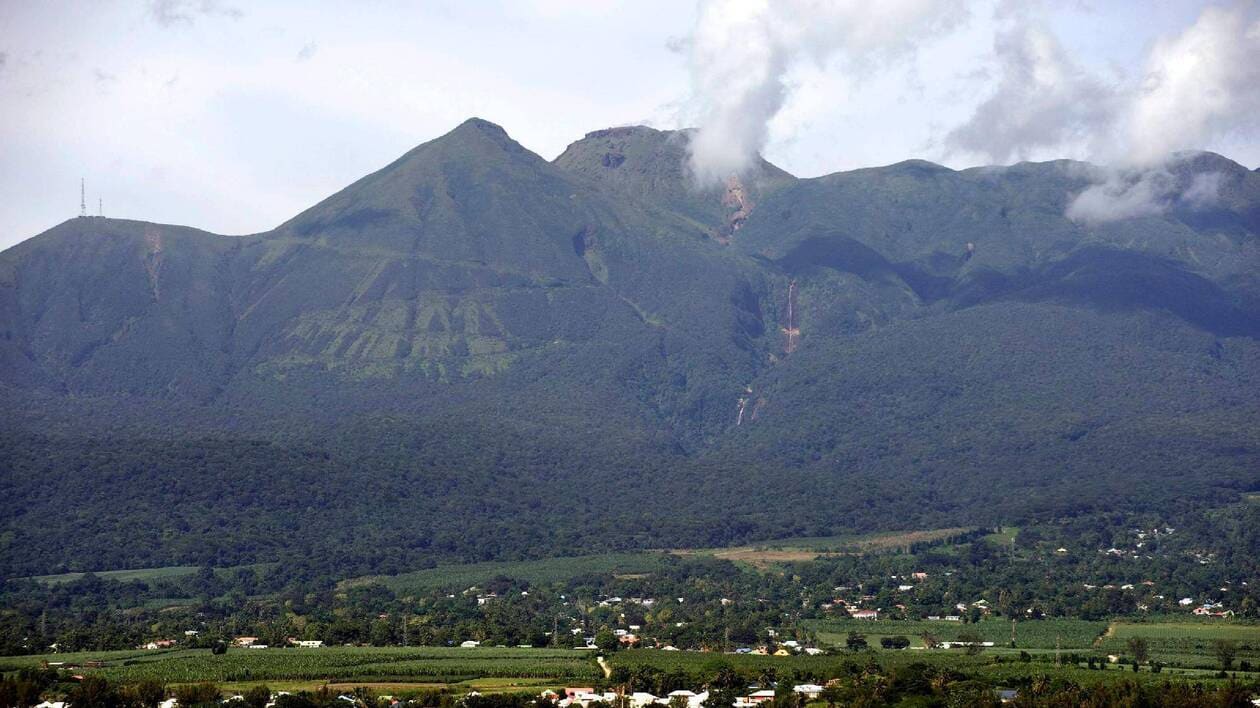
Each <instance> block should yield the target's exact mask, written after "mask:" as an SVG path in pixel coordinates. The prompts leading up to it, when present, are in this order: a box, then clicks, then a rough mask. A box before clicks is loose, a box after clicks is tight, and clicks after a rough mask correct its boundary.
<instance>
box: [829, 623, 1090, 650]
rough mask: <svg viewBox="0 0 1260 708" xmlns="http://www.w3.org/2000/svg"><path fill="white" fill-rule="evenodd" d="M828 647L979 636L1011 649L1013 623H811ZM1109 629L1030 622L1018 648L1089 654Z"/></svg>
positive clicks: (1022, 626) (1019, 628)
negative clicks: (855, 635)
mask: <svg viewBox="0 0 1260 708" xmlns="http://www.w3.org/2000/svg"><path fill="white" fill-rule="evenodd" d="M808 626H809V627H810V629H812V630H814V632H816V633H817V635H818V639H819V641H820V642H822V643H824V644H831V645H835V646H840V647H843V646H844V643H845V638H846V637H847V636H848V634H849V632H861V633H862V634H865V635H866V638H867V641H868V642H869V643H870V644H871V646H873V647H878V646H879V639H880V638H881V637H891V636H897V635H902V636H905V637H907V638H909V639H910V642H911V646H918V647H921V646H923V640H922V638H921V636H922V635H923V634H924V633H928V634H931V635H933V636H934V637H936V639H937V640H938V641H943V642H948V641H957V640H958V639H959V638H960V637H961V636H962V635H964V634H968V633H973V632H974V633H975V634H978V635H980V638H981V640H982V641H986V642H993V643H994V645H995V647H1007V648H1009V647H1010V643H1011V623H1010V622H1008V621H1006V620H1001V619H986V620H983V621H981V622H977V623H975V624H963V623H961V622H943V621H931V622H930V621H926V620H875V621H868V620H856V619H834V620H815V621H812V622H809V623H808ZM1106 629H1107V623H1106V622H1087V621H1085V620H1075V619H1046V620H1029V621H1026V622H1017V623H1016V624H1015V648H1016V649H1024V650H1034V649H1037V650H1046V649H1055V648H1056V647H1057V648H1059V649H1062V650H1087V649H1090V648H1091V647H1092V646H1093V644H1094V641H1095V640H1097V639H1098V637H1099V636H1101V635H1102V633H1103V632H1104V631H1106Z"/></svg>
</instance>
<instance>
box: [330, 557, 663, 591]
mask: <svg viewBox="0 0 1260 708" xmlns="http://www.w3.org/2000/svg"><path fill="white" fill-rule="evenodd" d="M664 561H665V557H664V555H663V554H661V553H652V552H644V553H604V554H599V555H590V556H572V557H568V558H544V559H542V560H533V561H505V562H486V563H468V564H462V565H439V566H437V567H434V568H426V569H424V570H417V571H413V572H410V573H402V574H399V575H376V576H368V577H363V578H354V579H352V580H346V581H344V582H342V583H341V587H343V588H346V587H354V586H356V585H365V584H368V583H373V582H379V583H381V584H383V585H385V586H386V587H388V588H389V589H390V590H392V591H394V592H395V593H398V594H399V595H406V594H408V593H422V592H427V591H432V590H441V589H460V590H462V589H464V588H467V587H471V586H473V585H477V584H479V583H484V582H486V581H487V580H490V579H491V578H494V577H496V576H499V575H505V576H508V577H510V578H514V579H518V580H526V581H528V582H530V583H532V584H535V585H542V584H548V583H555V582H563V581H565V580H568V579H570V578H573V577H575V576H578V575H584V574H587V573H615V574H637V573H650V572H652V571H654V570H657V569H659V568H660V567H661V565H662V563H663V562H664Z"/></svg>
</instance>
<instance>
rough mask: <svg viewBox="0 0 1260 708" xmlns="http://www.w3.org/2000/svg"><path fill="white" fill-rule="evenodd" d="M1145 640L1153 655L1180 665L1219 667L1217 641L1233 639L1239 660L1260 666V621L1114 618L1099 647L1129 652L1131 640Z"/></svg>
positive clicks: (1120, 653) (1116, 652) (1115, 652)
mask: <svg viewBox="0 0 1260 708" xmlns="http://www.w3.org/2000/svg"><path fill="white" fill-rule="evenodd" d="M1137 637H1140V638H1142V639H1144V640H1145V641H1146V644H1147V648H1148V651H1149V653H1150V655H1151V658H1152V659H1154V660H1156V661H1162V662H1165V663H1168V664H1173V665H1181V666H1201V667H1216V666H1217V665H1218V663H1219V661H1218V659H1217V657H1216V654H1215V651H1214V648H1215V647H1214V642H1216V641H1217V640H1224V641H1227V642H1232V643H1233V645H1234V649H1235V660H1236V662H1237V664H1241V662H1244V661H1246V662H1248V664H1250V665H1252V666H1256V667H1260V625H1255V624H1227V623H1225V622H1221V621H1214V622H1113V623H1112V624H1111V626H1110V627H1109V628H1108V630H1107V633H1106V635H1105V636H1104V637H1103V638H1102V639H1101V640H1100V641H1099V642H1098V644H1097V647H1098V650H1099V651H1101V652H1103V653H1107V654H1114V655H1117V656H1127V655H1129V654H1130V651H1129V640H1131V639H1133V638H1137Z"/></svg>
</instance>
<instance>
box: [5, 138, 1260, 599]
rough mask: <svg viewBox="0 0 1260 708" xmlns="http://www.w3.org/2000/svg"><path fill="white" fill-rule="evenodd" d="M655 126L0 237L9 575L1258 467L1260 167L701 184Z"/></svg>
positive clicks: (865, 174)
mask: <svg viewBox="0 0 1260 708" xmlns="http://www.w3.org/2000/svg"><path fill="white" fill-rule="evenodd" d="M686 139H687V134H686V133H685V132H681V133H670V132H664V131H655V130H652V129H648V128H617V129H610V130H606V131H597V132H594V133H591V134H588V135H587V136H586V137H585V138H584V139H583V140H580V141H578V142H576V143H574V144H573V145H571V146H570V147H569V149H568V150H566V151H565V153H564V154H562V155H561V156H560V157H559V158H557V159H556V160H555V161H554V162H550V163H549V162H547V161H545V160H543V159H542V158H540V157H538V156H537V155H534V154H532V153H530V152H529V151H527V150H525V149H524V148H522V147H521V146H520V145H519V144H517V143H515V142H514V141H512V140H511V138H510V137H508V135H507V134H506V133H505V132H504V131H503V130H502V129H501V128H499V127H498V126H495V125H493V124H490V123H487V122H485V121H481V120H477V119H473V120H470V121H467V122H466V123H464V124H462V125H460V126H459V127H457V128H456V129H455V130H453V131H452V132H451V133H449V134H447V135H445V136H443V137H441V138H439V139H437V140H434V141H431V142H429V143H426V144H424V145H421V146H419V147H417V148H415V149H414V150H412V151H410V152H409V153H407V154H406V155H404V156H403V157H401V158H400V159H399V160H398V161H396V162H394V163H393V164H391V165H388V166H386V167H385V168H383V169H382V170H380V171H378V172H376V173H374V174H372V175H369V176H367V177H365V178H363V179H362V180H359V181H358V182H356V183H354V184H352V185H350V186H348V187H347V188H346V189H344V190H342V191H340V192H338V193H337V194H335V195H332V196H331V197H329V198H328V199H325V200H324V201H322V202H320V203H319V204H317V205H315V206H313V207H311V208H310V209H308V210H306V211H305V212H303V213H301V214H299V215H297V216H296V217H294V218H293V219H291V220H290V221H288V222H286V223H285V224H283V225H281V226H280V227H278V228H276V229H274V230H272V231H269V232H266V233H262V234H256V235H252V236H245V237H233V238H229V237H222V236H215V235H212V234H207V233H204V232H199V231H195V230H192V229H186V228H183V227H172V226H161V225H154V224H145V223H139V222H129V221H120V220H111V219H99V218H80V219H74V220H71V221H68V222H66V223H64V224H62V225H60V226H58V227H56V228H54V229H52V230H50V231H49V232H47V233H45V234H42V235H40V236H38V237H36V238H33V239H31V240H29V241H27V242H25V243H23V244H20V245H19V246H16V247H14V248H12V249H9V250H7V251H5V252H4V253H2V254H0V406H3V408H4V410H5V411H6V413H8V415H7V416H6V420H7V423H6V425H5V426H3V428H2V429H0V470H3V471H4V484H5V490H6V495H5V506H4V507H3V509H2V510H3V511H4V512H5V514H4V518H5V521H4V528H3V532H2V533H0V549H3V550H2V551H0V561H3V568H2V569H3V570H7V571H10V572H12V573H15V574H20V575H30V574H39V573H52V572H64V571H74V570H86V569H93V568H116V567H146V566H164V565H178V564H190V563H206V562H212V563H215V564H219V565H224V566H227V565H240V564H245V563H253V562H262V561H274V560H277V559H281V558H286V559H289V560H290V562H296V561H293V559H295V558H296V559H302V560H301V561H300V562H302V563H318V564H322V565H323V566H324V567H326V568H344V569H345V570H346V574H347V575H353V574H370V573H380V572H401V571H405V570H409V569H414V568H416V567H421V566H423V565H426V564H428V563H432V562H434V561H437V560H445V559H451V558H464V559H476V560H488V559H511V558H524V557H537V556H546V555H555V554H573V553H579V552H585V551H604V550H615V549H629V548H644V547H663V546H670V547H678V546H716V545H722V544H724V543H728V542H733V541H745V540H750V539H755V538H769V537H785V536H791V535H794V534H801V535H826V534H831V533H836V532H841V531H849V530H859V529H860V530H870V529H879V528H904V527H909V526H917V525H934V526H940V525H967V524H976V523H987V522H992V521H996V520H1007V521H1009V520H1012V519H1016V518H1021V517H1023V516H1029V515H1051V514H1064V513H1073V512H1075V511H1079V510H1082V509H1088V508H1094V507H1099V506H1107V507H1109V508H1110V507H1128V508H1138V507H1150V506H1153V505H1167V504H1174V503H1176V504H1182V503H1184V504H1196V503H1202V502H1205V501H1209V500H1219V499H1221V498H1226V497H1229V496H1230V495H1235V494H1237V493H1238V492H1239V491H1242V490H1248V489H1254V488H1255V487H1256V486H1257V485H1258V484H1260V479H1257V477H1256V473H1255V470H1256V469H1257V463H1258V462H1260V440H1258V439H1257V437H1258V436H1257V432H1256V431H1257V429H1256V426H1255V425H1254V421H1255V420H1257V419H1260V386H1257V385H1256V383H1257V379H1260V346H1258V344H1257V342H1258V341H1260V277H1258V275H1257V274H1260V269H1258V268H1257V266H1260V226H1258V221H1257V214H1260V174H1257V173H1256V172H1250V171H1247V170H1246V169H1245V168H1242V167H1240V166H1238V165H1236V164H1235V163H1232V162H1230V161H1229V160H1226V159H1225V158H1222V157H1220V156H1216V155H1211V154H1206V153H1204V154H1194V155H1186V156H1181V157H1180V158H1179V159H1178V160H1176V161H1175V162H1174V164H1173V166H1172V167H1171V168H1170V172H1169V174H1170V177H1169V179H1171V180H1173V181H1174V182H1175V184H1174V187H1175V189H1174V192H1173V193H1174V194H1182V193H1185V191H1186V190H1187V189H1189V185H1191V184H1192V183H1193V182H1194V181H1195V180H1196V179H1198V178H1199V176H1200V175H1204V174H1208V175H1214V176H1213V177H1212V180H1214V184H1215V185H1216V186H1217V187H1218V190H1217V198H1216V199H1215V200H1214V201H1211V202H1202V203H1200V202H1194V203H1191V202H1190V201H1187V200H1183V199H1180V198H1177V197H1171V198H1170V200H1171V201H1170V202H1169V204H1168V208H1167V210H1166V211H1165V212H1164V213H1162V214H1159V215H1154V216H1149V217H1143V218H1138V219H1127V220H1121V221H1115V222H1111V223H1107V224H1100V225H1081V224H1077V223H1075V222H1073V221H1070V220H1069V219H1067V218H1066V217H1065V216H1064V213H1065V210H1066V207H1067V205H1068V203H1069V201H1070V200H1071V198H1072V197H1073V195H1074V194H1076V193H1078V192H1080V191H1081V190H1082V189H1084V188H1085V187H1086V186H1087V185H1088V184H1089V183H1090V180H1091V179H1093V178H1094V177H1095V176H1096V175H1097V173H1096V172H1095V170H1096V168H1093V167H1090V166H1088V165H1083V164H1080V163H1069V162H1053V163H1041V164H1020V165H1015V166H1012V167H1007V168H984V169H975V170H966V171H962V172H957V171H953V170H949V169H946V168H943V167H940V166H937V165H932V164H930V163H925V162H914V161H912V162H906V163H900V164H897V165H891V166H888V167H883V168H873V169H867V170H857V171H853V172H845V173H837V174H835V175H829V176H826V177H820V178H817V179H795V178H793V177H791V176H790V175H787V174H786V173H784V172H782V171H781V170H779V169H778V168H775V167H773V166H772V165H770V164H769V163H765V162H762V163H760V165H759V167H758V168H757V169H756V170H754V172H753V173H752V174H750V175H747V176H745V177H744V178H742V179H741V180H739V181H738V182H735V181H732V182H731V183H729V184H728V185H726V186H725V187H723V188H718V189H710V190H699V189H696V188H695V186H694V185H693V184H692V181H691V180H690V177H689V176H688V174H687V171H686V167H685V156H686ZM50 518H56V519H58V522H57V525H56V529H55V530H53V531H51V532H45V531H43V530H42V529H43V528H45V527H44V525H43V524H42V523H41V522H40V520H44V519H50ZM316 559H318V560H316Z"/></svg>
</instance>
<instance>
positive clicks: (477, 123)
mask: <svg viewBox="0 0 1260 708" xmlns="http://www.w3.org/2000/svg"><path fill="white" fill-rule="evenodd" d="M456 136H467V137H487V138H490V139H492V140H495V141H497V142H516V141H514V140H512V138H511V137H510V136H509V135H508V134H507V131H506V130H504V129H503V126H501V125H499V124H497V123H492V122H490V121H488V120H486V119H485V118H478V117H476V116H473V117H472V118H469V119H468V120H466V121H464V122H463V123H460V124H459V125H457V126H455V128H454V130H452V131H451V132H449V133H447V134H446V135H444V136H442V138H450V137H456ZM442 138H438V140H441V139H442Z"/></svg>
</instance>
